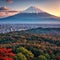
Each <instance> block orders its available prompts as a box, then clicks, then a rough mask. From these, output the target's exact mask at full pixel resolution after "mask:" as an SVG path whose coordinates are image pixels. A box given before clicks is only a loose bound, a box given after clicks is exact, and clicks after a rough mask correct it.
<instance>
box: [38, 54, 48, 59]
mask: <svg viewBox="0 0 60 60" xmlns="http://www.w3.org/2000/svg"><path fill="white" fill-rule="evenodd" d="M39 59H40V60H47V58H46V57H45V56H44V55H40V56H39V57H38V60H39Z"/></svg>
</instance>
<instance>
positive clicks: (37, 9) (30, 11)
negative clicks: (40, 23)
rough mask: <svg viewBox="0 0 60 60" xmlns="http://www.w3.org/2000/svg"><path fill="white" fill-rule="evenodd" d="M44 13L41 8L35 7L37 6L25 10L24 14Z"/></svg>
mask: <svg viewBox="0 0 60 60" xmlns="http://www.w3.org/2000/svg"><path fill="white" fill-rule="evenodd" d="M41 12H43V11H42V10H40V9H39V8H37V7H35V6H31V7H29V8H27V9H26V10H24V11H23V12H22V13H41Z"/></svg>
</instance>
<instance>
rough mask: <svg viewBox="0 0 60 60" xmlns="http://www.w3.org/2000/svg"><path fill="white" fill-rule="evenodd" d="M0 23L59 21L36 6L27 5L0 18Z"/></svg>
mask: <svg viewBox="0 0 60 60" xmlns="http://www.w3.org/2000/svg"><path fill="white" fill-rule="evenodd" d="M0 22H2V23H44V24H45V23H46V24H47V23H48V24H49V23H50V24H51V23H52V24H58V23H60V18H58V17H56V16H54V15H51V14H49V13H47V12H45V11H42V10H40V9H39V8H36V7H29V8H28V9H26V10H24V11H22V12H20V13H18V14H16V15H14V16H10V17H7V18H2V19H0Z"/></svg>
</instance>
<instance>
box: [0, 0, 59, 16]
mask: <svg viewBox="0 0 60 60" xmlns="http://www.w3.org/2000/svg"><path fill="white" fill-rule="evenodd" d="M1 6H7V7H8V8H11V9H13V10H19V11H21V10H25V9H26V8H28V7H29V6H36V7H38V8H40V9H41V10H44V11H46V12H48V13H50V14H53V15H56V16H59V17H60V0H0V7H1Z"/></svg>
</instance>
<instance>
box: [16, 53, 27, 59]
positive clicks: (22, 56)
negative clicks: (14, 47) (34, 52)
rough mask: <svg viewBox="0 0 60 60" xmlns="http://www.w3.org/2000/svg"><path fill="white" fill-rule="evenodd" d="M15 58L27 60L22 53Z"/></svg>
mask: <svg viewBox="0 0 60 60" xmlns="http://www.w3.org/2000/svg"><path fill="white" fill-rule="evenodd" d="M16 56H17V60H27V58H26V56H25V55H24V54H22V53H18V54H17V55H16Z"/></svg>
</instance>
